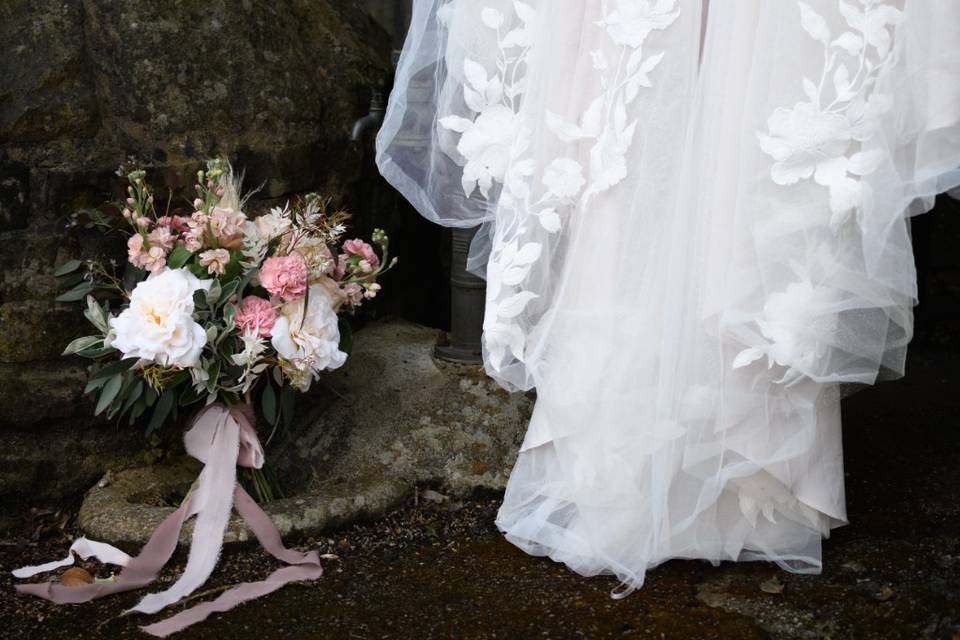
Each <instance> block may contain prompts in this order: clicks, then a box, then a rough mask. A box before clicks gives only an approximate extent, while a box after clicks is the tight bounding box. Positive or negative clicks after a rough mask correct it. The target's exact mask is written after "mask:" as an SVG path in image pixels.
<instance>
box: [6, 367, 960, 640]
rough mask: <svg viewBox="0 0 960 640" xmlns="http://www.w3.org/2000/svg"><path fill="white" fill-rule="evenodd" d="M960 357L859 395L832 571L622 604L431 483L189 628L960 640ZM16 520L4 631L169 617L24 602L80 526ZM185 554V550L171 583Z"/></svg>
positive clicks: (222, 578) (688, 571)
mask: <svg viewBox="0 0 960 640" xmlns="http://www.w3.org/2000/svg"><path fill="white" fill-rule="evenodd" d="M951 364H952V357H950V356H948V355H943V354H938V353H934V352H928V353H923V352H922V351H921V350H915V353H914V354H912V356H911V362H910V366H909V368H908V370H909V373H908V376H907V377H906V378H905V379H903V380H900V381H897V382H894V383H885V384H884V385H881V386H879V387H877V388H873V389H869V390H866V391H863V392H861V393H859V394H857V395H855V396H852V397H851V398H849V399H847V400H846V401H845V403H844V424H845V449H846V461H847V498H848V503H849V515H850V521H851V524H850V525H849V526H847V527H844V528H841V529H839V530H837V531H836V532H835V533H834V536H833V538H831V539H830V540H828V541H826V542H825V543H824V560H825V564H826V568H825V571H824V573H823V574H822V575H820V576H799V575H791V574H786V573H783V572H780V571H779V570H777V569H776V568H775V567H773V566H771V565H767V564H762V563H741V564H733V563H725V564H723V565H721V566H720V567H712V566H710V565H709V564H706V563H702V562H695V561H674V562H669V563H667V564H665V565H663V566H661V567H659V568H657V569H655V570H653V571H651V572H650V573H649V575H648V578H647V584H646V585H645V586H644V588H643V589H642V590H641V591H639V592H637V593H635V594H634V595H632V596H630V597H629V598H627V599H625V600H622V601H613V600H611V599H610V598H609V597H608V592H609V590H610V589H611V588H612V587H613V586H615V581H614V580H612V579H611V578H605V577H601V578H592V579H585V578H581V577H579V576H577V575H574V574H572V573H570V572H569V571H567V570H566V569H565V568H564V567H562V566H558V565H556V564H554V563H552V562H550V561H548V560H544V559H538V558H531V557H528V556H526V555H524V554H523V553H521V552H520V551H518V550H516V549H515V548H513V547H512V546H511V545H509V544H508V543H506V542H504V541H503V539H502V538H501V537H500V536H499V535H498V534H497V532H496V530H495V529H494V527H493V524H492V522H493V518H494V516H495V513H496V508H497V504H498V501H497V498H496V496H476V497H474V498H472V499H470V500H467V501H466V502H463V503H460V502H455V501H452V500H445V501H439V502H438V500H439V497H438V495H437V494H435V493H432V492H430V491H429V490H427V489H424V490H421V491H420V492H419V494H418V496H417V498H416V499H413V498H411V499H410V500H409V502H408V504H407V505H406V506H405V507H403V508H402V509H400V510H398V511H397V512H395V513H393V514H391V515H390V516H389V517H387V518H385V519H383V520H380V521H378V522H374V523H367V524H362V525H356V526H353V527H351V528H349V529H346V530H342V531H336V532H331V533H329V534H328V537H323V538H319V539H314V540H306V541H302V545H303V546H308V545H309V546H315V547H317V548H319V549H320V551H321V552H322V553H331V554H336V555H337V556H338V558H339V559H338V560H328V561H327V562H326V565H325V566H326V571H327V573H326V575H325V576H324V577H323V578H321V579H320V580H319V581H317V582H315V583H311V584H296V585H290V586H288V587H287V588H285V589H283V590H281V591H280V592H277V593H275V594H272V595H271V596H268V597H266V598H263V599H261V600H258V601H256V602H252V603H248V604H246V605H241V607H239V608H237V609H235V610H234V611H231V612H228V613H226V614H222V615H217V616H214V617H213V618H211V619H210V620H208V621H206V622H205V623H202V624H200V625H197V626H196V627H194V628H192V629H190V630H188V631H187V632H185V633H183V634H181V635H180V636H178V637H182V638H198V639H206V638H217V639H225V638H230V639H233V638H241V639H242V638H257V640H267V639H271V638H321V639H323V638H330V639H346V640H352V639H356V640H367V639H371V640H372V639H374V638H510V639H513V638H619V637H627V638H669V639H674V638H679V639H686V638H689V639H693V638H696V639H701V638H703V639H705V638H737V639H752V638H784V639H788V638H789V639H793V638H869V639H873V638H876V639H884V640H886V639H888V638H889V639H896V638H904V639H908V638H909V639H914V638H938V639H941V638H942V639H947V640H960V489H958V487H960V471H958V469H960V466H958V464H957V461H958V459H960V458H958V453H960V429H958V427H960V425H958V424H957V418H956V416H957V410H958V408H960V394H957V393H956V389H957V388H958V386H957V382H958V378H960V376H958V374H957V372H956V367H954V366H947V365H951ZM948 376H949V377H948ZM6 513H7V515H5V516H3V517H0V568H3V569H4V572H3V578H2V580H0V583H2V584H0V589H2V591H0V593H3V594H4V595H3V596H2V597H0V637H11V638H14V637H15V638H24V639H26V638H43V639H51V640H52V639H57V638H127V637H130V638H134V637H147V636H144V635H143V634H141V633H140V632H139V630H138V628H137V627H138V625H140V624H145V623H147V622H152V621H155V620H156V619H158V618H157V617H140V616H128V617H118V615H119V614H120V612H121V611H122V610H123V609H124V608H126V607H129V606H132V605H133V604H134V603H135V602H136V600H137V598H138V595H137V594H122V595H119V596H115V597H113V598H107V599H105V600H100V601H97V602H94V603H91V604H87V605H78V606H65V607H57V606H53V605H50V604H48V603H46V602H44V601H40V600H36V599H33V598H27V597H20V596H17V595H15V594H14V593H13V589H12V583H13V580H12V578H11V576H10V575H9V573H8V571H7V570H8V569H10V568H13V567H14V566H17V565H21V564H29V563H35V562H41V561H46V560H49V559H52V558H55V557H61V556H62V554H63V553H64V550H65V548H66V546H67V545H68V543H69V540H70V538H71V536H72V535H75V534H76V531H75V530H74V525H73V523H72V516H71V514H70V513H69V510H67V511H56V510H44V509H39V508H34V509H32V510H22V509H21V510H19V511H10V510H8V512H6ZM184 561H185V555H184V554H182V553H181V554H179V555H177V556H176V558H175V562H173V563H171V567H170V568H169V570H168V571H167V572H166V573H165V574H164V579H163V583H164V584H169V583H170V582H171V581H172V580H173V579H174V578H175V576H176V575H178V574H179V571H180V570H181V569H182V567H183V563H184ZM275 566H276V563H275V562H274V561H273V560H272V559H271V558H269V557H267V556H265V555H264V554H263V553H262V552H261V551H259V550H257V549H255V548H252V547H244V548H236V547H234V548H231V549H228V550H227V551H226V553H225V554H224V556H223V558H222V561H221V565H220V567H219V568H218V569H217V571H216V572H215V574H214V576H213V578H212V579H211V581H210V583H209V584H208V585H207V586H208V588H215V587H217V586H219V585H225V584H231V583H235V582H239V581H243V580H251V579H259V578H261V577H263V576H265V575H267V573H268V572H269V571H270V570H271V569H272V568H274V567H275ZM89 568H90V569H91V570H94V568H95V567H93V566H92V565H91V566H90V567H89ZM101 571H102V570H101ZM210 597H213V596H210ZM176 609H177V608H175V610H176Z"/></svg>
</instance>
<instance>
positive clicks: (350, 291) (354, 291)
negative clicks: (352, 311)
mask: <svg viewBox="0 0 960 640" xmlns="http://www.w3.org/2000/svg"><path fill="white" fill-rule="evenodd" d="M343 294H344V295H345V296H346V297H347V302H348V303H349V304H351V305H353V306H354V307H358V306H360V303H361V302H363V287H361V286H360V285H359V284H357V283H356V282H351V283H350V284H348V285H347V286H345V287H344V288H343Z"/></svg>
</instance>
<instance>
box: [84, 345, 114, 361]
mask: <svg viewBox="0 0 960 640" xmlns="http://www.w3.org/2000/svg"><path fill="white" fill-rule="evenodd" d="M116 351H117V350H116V349H114V348H113V347H102V348H99V349H84V350H83V351H77V355H78V356H80V357H81V358H93V359H95V358H102V357H103V356H107V355H110V354H111V353H116Z"/></svg>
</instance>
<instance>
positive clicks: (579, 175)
mask: <svg viewBox="0 0 960 640" xmlns="http://www.w3.org/2000/svg"><path fill="white" fill-rule="evenodd" d="M586 182H587V181H586V179H585V178H584V177H583V167H582V166H581V165H580V163H579V162H577V161H576V160H572V159H570V158H556V159H555V160H554V161H553V162H551V163H550V164H549V165H548V166H547V168H546V169H544V171H543V184H544V185H546V187H547V189H548V190H549V192H550V193H551V194H552V195H554V196H556V197H558V198H572V197H573V196H575V195H577V194H578V193H580V189H582V188H583V185H585V184H586Z"/></svg>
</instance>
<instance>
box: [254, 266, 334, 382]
mask: <svg viewBox="0 0 960 640" xmlns="http://www.w3.org/2000/svg"><path fill="white" fill-rule="evenodd" d="M308 300H309V301H308V302H307V313H306V315H304V313H303V305H304V299H303V298H301V299H300V300H296V301H293V302H288V303H286V304H284V305H283V306H282V307H280V310H279V317H278V318H277V321H276V323H275V324H274V325H273V329H271V330H270V333H271V335H272V337H271V338H270V344H272V345H273V348H274V349H276V350H277V354H279V355H280V357H281V358H283V359H284V360H285V361H286V364H287V365H288V366H286V367H285V368H286V369H287V370H288V372H292V373H294V374H295V375H294V376H293V379H292V380H291V383H292V384H293V386H295V387H296V388H297V389H299V390H300V391H306V390H307V389H308V388H310V384H311V383H312V382H313V381H314V380H315V379H317V378H318V377H319V376H320V372H321V371H323V370H325V369H336V368H338V367H340V366H341V365H343V363H344V362H345V361H346V359H347V354H345V353H344V352H343V351H340V349H339V346H340V329H339V328H338V326H337V313H336V311H335V309H334V304H333V301H332V300H331V299H330V296H329V295H327V292H326V290H325V289H324V288H323V287H322V286H319V285H314V286H312V287H310V293H309V296H308ZM296 374H299V375H296Z"/></svg>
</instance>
